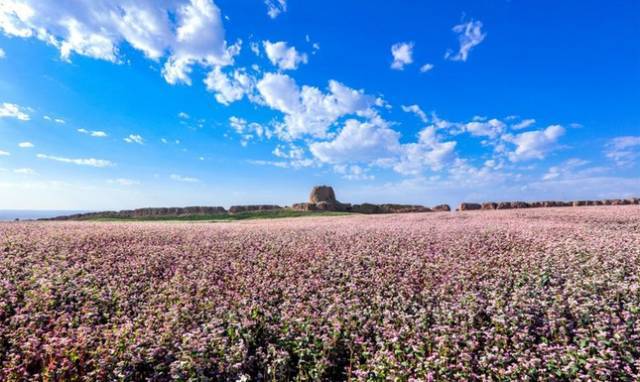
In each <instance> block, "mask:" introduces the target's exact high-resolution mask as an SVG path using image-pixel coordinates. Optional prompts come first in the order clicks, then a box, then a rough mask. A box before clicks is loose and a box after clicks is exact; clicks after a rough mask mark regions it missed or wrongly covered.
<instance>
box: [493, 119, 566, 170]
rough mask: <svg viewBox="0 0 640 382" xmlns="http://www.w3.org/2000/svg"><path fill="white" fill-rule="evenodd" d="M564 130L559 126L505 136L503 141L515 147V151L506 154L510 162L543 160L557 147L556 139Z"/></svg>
mask: <svg viewBox="0 0 640 382" xmlns="http://www.w3.org/2000/svg"><path fill="white" fill-rule="evenodd" d="M564 133H565V129H564V128H563V127H562V126H560V125H551V126H549V127H547V128H546V129H544V130H536V131H527V132H524V133H521V134H517V135H509V134H506V135H505V136H503V139H504V140H505V141H506V142H510V143H513V144H515V145H516V149H515V150H514V151H512V152H509V153H508V156H509V159H510V160H511V161H512V162H519V161H524V160H529V159H544V157H545V156H546V154H547V153H549V152H550V151H552V150H553V149H555V148H556V147H557V142H558V139H559V138H560V137H561V136H562V135H564Z"/></svg>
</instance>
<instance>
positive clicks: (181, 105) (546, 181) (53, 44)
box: [0, 0, 640, 209]
mask: <svg viewBox="0 0 640 382" xmlns="http://www.w3.org/2000/svg"><path fill="white" fill-rule="evenodd" d="M639 15H640V5H639V4H638V2H636V1H631V0H629V1H610V2H599V1H562V2H556V1H537V2H535V4H534V3H532V2H525V1H518V0H512V1H447V2H444V1H441V2H435V1H421V2H417V1H404V2H383V1H352V2H341V1H304V2H303V1H295V0H267V1H263V0H241V1H238V0H234V1H232V0H216V1H215V2H214V1H211V0H163V1H153V0H142V1H116V0H99V1H89V0H65V1H55V2H54V1H35V0H9V1H7V2H3V3H2V4H1V5H0V32H1V33H0V49H1V50H0V208H4V209H121V208H133V207H143V206H168V205H173V206H183V205H225V206H228V205H231V204H249V203H279V204H289V203H293V202H298V201H303V200H304V199H306V196H307V194H308V191H309V189H310V188H311V187H312V186H313V185H316V184H331V185H333V186H334V187H335V188H336V191H337V194H338V198H339V199H341V200H343V201H346V202H365V201H369V202H404V203H420V204H425V205H433V204H439V203H444V202H447V203H457V202H459V201H462V200H465V201H486V200H511V199H522V200H545V199H579V198H611V197H626V196H631V195H639V194H640V176H639V174H640V171H639V170H640V164H639V162H640V113H639V112H638V109H639V108H638V105H639V104H640V90H639V89H640V45H639V44H638V40H639V38H640V27H639V25H640V16H639Z"/></svg>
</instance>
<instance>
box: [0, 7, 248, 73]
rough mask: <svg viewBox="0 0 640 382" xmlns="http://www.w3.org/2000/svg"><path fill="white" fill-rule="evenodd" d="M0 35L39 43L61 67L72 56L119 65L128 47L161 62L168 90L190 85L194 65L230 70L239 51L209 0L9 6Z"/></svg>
mask: <svg viewBox="0 0 640 382" xmlns="http://www.w3.org/2000/svg"><path fill="white" fill-rule="evenodd" d="M0 30H1V31H2V32H4V34H5V35H8V36H16V37H22V38H37V39H39V40H42V41H44V42H46V43H47V44H49V45H52V46H54V47H55V48H57V49H58V50H59V51H60V57H61V58H62V59H63V60H65V61H70V60H71V58H72V55H73V54H78V55H83V56H88V57H92V58H95V59H101V60H106V61H110V62H114V63H119V62H122V61H123V60H122V57H121V54H120V49H119V47H120V46H121V45H122V44H123V43H128V44H129V45H130V46H132V47H133V48H134V49H136V50H139V51H141V52H142V53H143V54H144V55H145V56H146V57H148V58H149V59H151V60H155V61H160V60H161V59H165V58H166V61H165V63H164V67H163V70H162V73H163V76H164V78H165V79H166V81H167V82H169V83H171V84H176V83H186V84H190V83H191V79H190V77H189V74H190V73H191V68H192V66H193V65H195V64H199V65H202V66H204V67H212V66H214V65H228V64H231V63H232V62H233V56H234V55H235V54H237V51H238V49H239V47H238V46H231V47H228V46H227V43H226V41H225V33H224V28H223V25H222V19H221V15H220V9H219V8H218V7H217V6H216V5H215V3H214V2H213V1H212V0H179V1H178V0H176V1H166V2H164V1H163V2H157V1H154V0H140V1H135V2H134V1H126V2H123V1H118V0H102V1H87V0H78V1H73V2H67V3H65V4H64V5H61V4H59V3H57V2H46V1H38V0H10V1H5V2H4V3H3V5H2V7H0Z"/></svg>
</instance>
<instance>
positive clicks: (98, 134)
mask: <svg viewBox="0 0 640 382" xmlns="http://www.w3.org/2000/svg"><path fill="white" fill-rule="evenodd" d="M78 132H79V133H81V134H87V135H90V136H92V137H96V138H105V137H107V133H105V132H104V131H100V130H93V131H90V130H87V129H78Z"/></svg>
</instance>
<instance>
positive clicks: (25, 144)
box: [18, 142, 35, 149]
mask: <svg viewBox="0 0 640 382" xmlns="http://www.w3.org/2000/svg"><path fill="white" fill-rule="evenodd" d="M18 147H20V148H22V149H31V148H34V147H35V146H34V145H33V143H31V142H20V143H18Z"/></svg>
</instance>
